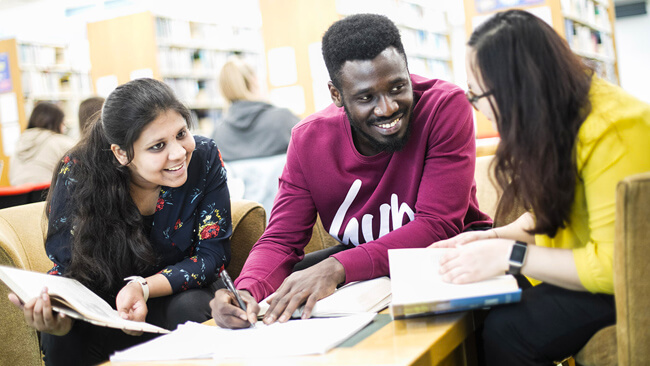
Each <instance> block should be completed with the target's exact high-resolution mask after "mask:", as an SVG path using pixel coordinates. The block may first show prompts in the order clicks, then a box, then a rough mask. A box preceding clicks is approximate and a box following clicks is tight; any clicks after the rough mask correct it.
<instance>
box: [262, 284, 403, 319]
mask: <svg viewBox="0 0 650 366" xmlns="http://www.w3.org/2000/svg"><path fill="white" fill-rule="evenodd" d="M273 296H274V294H271V295H270V296H269V297H267V298H266V299H264V300H262V301H261V302H260V304H259V305H260V314H259V316H262V315H264V314H265V313H266V311H267V310H268V308H269V303H268V302H267V300H269V299H271V298H272V297H273ZM390 301H391V286H390V278H388V277H386V276H384V277H379V278H375V279H372V280H367V281H357V282H351V283H348V284H347V285H345V286H343V287H341V288H339V289H337V290H336V291H335V292H334V293H333V294H331V295H330V296H327V297H325V298H322V299H320V300H319V301H318V302H316V305H315V306H314V309H313V311H312V316H313V317H336V316H345V315H351V314H358V313H376V312H379V311H381V310H383V309H384V308H386V307H387V306H388V305H389V304H390ZM303 308H304V306H301V307H299V308H298V309H297V310H296V311H295V312H294V313H293V315H292V318H300V316H301V315H302V309H303Z"/></svg>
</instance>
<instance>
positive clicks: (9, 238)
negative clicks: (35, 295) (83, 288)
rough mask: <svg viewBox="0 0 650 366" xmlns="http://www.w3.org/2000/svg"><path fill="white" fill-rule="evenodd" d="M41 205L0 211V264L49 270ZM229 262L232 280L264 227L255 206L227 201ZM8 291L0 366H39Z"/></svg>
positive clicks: (1, 295) (0, 313)
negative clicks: (229, 243)
mask: <svg viewBox="0 0 650 366" xmlns="http://www.w3.org/2000/svg"><path fill="white" fill-rule="evenodd" d="M44 208H45V202H39V203H32V204H27V205H21V206H15V207H10V208H6V209H2V210H0V264H1V265H6V266H13V267H18V268H22V269H26V270H31V271H38V272H45V271H47V270H49V269H50V268H51V267H52V263H51V262H50V261H49V259H48V258H47V256H46V254H45V245H44V243H45V235H46V233H47V219H46V218H45V216H44V215H43V212H44ZM231 212H232V224H233V230H232V232H233V233H232V237H231V239H230V241H231V250H232V256H231V262H230V264H229V266H228V272H230V275H231V276H232V277H233V278H236V277H237V276H238V275H239V272H240V271H241V269H242V267H243V265H244V262H245V261H246V258H247V257H248V253H249V252H250V249H251V248H252V247H253V244H255V242H256V241H257V239H259V237H260V236H261V235H262V232H263V231H264V229H265V227H266V214H265V212H264V208H262V206H261V205H260V204H259V203H256V202H252V201H245V200H235V201H232V202H231ZM8 292H9V291H8V289H7V287H6V286H4V284H0V344H2V347H1V348H0V365H12V366H23V365H42V361H41V352H40V347H39V338H38V335H37V332H36V331H35V330H34V329H33V328H30V327H28V326H27V324H26V323H25V320H24V319H23V315H22V312H20V311H19V310H18V309H17V308H16V307H15V306H13V305H12V304H11V303H10V302H9V300H8V298H7V294H8Z"/></svg>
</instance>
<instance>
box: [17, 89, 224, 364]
mask: <svg viewBox="0 0 650 366" xmlns="http://www.w3.org/2000/svg"><path fill="white" fill-rule="evenodd" d="M190 123H191V117H190V113H189V111H188V110H187V108H185V106H183V105H182V104H181V103H180V102H179V101H178V99H176V97H175V96H174V94H173V92H172V91H171V89H170V88H169V87H168V86H167V85H165V84H164V83H162V82H160V81H156V80H153V79H137V80H133V81H131V82H129V83H127V84H124V85H121V86H119V87H118V88H117V89H116V90H115V91H113V92H112V93H111V94H110V95H109V96H108V98H107V99H106V102H105V103H104V107H103V109H102V111H101V116H100V117H99V119H97V120H95V121H94V122H92V124H91V126H90V130H89V131H88V132H87V133H86V138H85V139H84V140H83V141H82V142H80V143H79V144H78V145H77V146H76V147H74V148H73V149H72V150H71V151H70V152H69V153H68V154H67V155H66V156H65V157H64V159H63V160H62V161H61V163H60V164H59V167H58V169H57V174H56V176H55V178H54V180H53V183H52V187H53V188H52V189H51V190H50V195H49V197H48V202H47V213H48V216H49V226H48V233H47V240H46V243H45V249H46V252H47V254H48V256H49V258H50V259H51V260H52V262H53V263H54V267H53V268H52V269H51V270H50V272H49V273H50V274H53V275H63V276H66V277H71V278H74V279H77V280H79V281H80V282H82V283H83V284H84V285H86V286H87V287H89V288H90V289H91V290H93V291H94V292H95V293H97V294H98V295H99V296H101V297H102V298H103V299H104V300H106V301H107V302H108V303H109V304H111V305H112V306H114V307H115V309H116V310H117V311H118V312H119V313H120V314H121V316H122V317H123V318H125V319H130V320H135V321H145V320H146V321H147V322H149V323H152V324H155V325H158V326H161V327H164V328H167V329H171V330H173V329H175V328H176V325H178V324H181V323H184V322H185V321H188V320H191V321H195V322H202V321H205V320H207V319H209V318H210V306H209V301H210V299H211V298H212V296H213V294H214V291H215V290H216V289H217V286H216V284H217V281H216V278H217V274H218V271H219V269H221V268H224V267H225V266H226V265H228V262H229V261H230V243H229V240H228V239H229V237H230V234H231V220H230V197H229V194H228V187H227V186H226V172H225V169H224V168H223V162H222V161H221V157H220V154H219V150H218V149H217V146H216V144H215V143H214V141H212V140H210V139H207V138H204V137H198V136H197V137H193V136H192V134H191V133H190V131H189V127H190ZM125 279H128V280H129V281H127V282H125ZM10 299H11V300H12V302H13V303H14V304H15V305H17V306H19V307H21V308H22V309H23V312H24V315H25V319H26V321H27V323H28V324H29V325H30V326H32V327H34V328H36V329H37V330H39V331H41V332H42V333H41V337H42V338H41V345H42V349H43V354H44V356H45V358H44V360H45V364H46V365H90V364H97V363H100V362H102V361H105V360H107V359H108V357H109V355H110V354H111V353H113V352H114V351H116V350H120V349H124V348H127V347H130V346H132V345H134V344H137V343H140V342H143V341H145V340H148V339H150V338H151V335H148V334H146V335H141V336H140V337H134V335H138V334H135V333H133V332H129V334H124V333H123V332H122V331H120V330H116V329H111V328H102V327H98V326H94V325H92V324H90V323H86V322H81V321H74V322H73V321H72V320H71V319H70V318H68V317H65V316H64V315H63V314H60V313H59V314H57V313H54V312H52V309H51V303H50V300H49V297H48V294H47V290H46V289H44V290H43V293H42V295H41V297H39V298H36V299H32V300H30V301H28V302H27V303H25V304H21V303H20V301H19V300H18V299H17V298H16V297H15V295H13V294H12V295H10ZM125 332H126V331H125Z"/></svg>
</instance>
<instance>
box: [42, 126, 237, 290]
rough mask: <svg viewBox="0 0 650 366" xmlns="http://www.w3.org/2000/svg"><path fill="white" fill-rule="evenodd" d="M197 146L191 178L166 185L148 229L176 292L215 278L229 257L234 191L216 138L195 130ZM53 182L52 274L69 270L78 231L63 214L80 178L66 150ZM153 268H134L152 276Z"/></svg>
mask: <svg viewBox="0 0 650 366" xmlns="http://www.w3.org/2000/svg"><path fill="white" fill-rule="evenodd" d="M194 140H195V141H196V149H195V150H194V152H193V154H192V159H191V161H190V164H189V166H188V172H187V181H186V182H185V184H183V185H182V186H180V187H178V188H170V187H161V189H160V195H159V197H158V204H157V206H156V212H155V214H154V215H153V225H152V227H151V232H150V233H149V240H150V241H151V243H152V245H153V248H154V250H155V251H156V252H157V254H158V256H159V258H161V260H160V262H159V263H158V265H157V266H156V268H155V271H154V272H153V273H155V272H158V273H162V274H163V275H164V276H165V277H167V279H168V280H169V283H170V284H171V287H172V290H173V292H174V293H176V292H179V291H184V290H187V289H190V288H197V287H202V286H204V285H207V284H209V283H212V282H213V281H214V280H215V279H216V278H217V275H218V272H219V270H220V269H222V268H225V267H226V266H227V265H228V263H229V262H230V241H229V238H230V235H231V233H232V222H231V218H230V195H229V193H228V186H227V185H226V170H225V168H224V165H223V161H222V159H221V154H220V153H219V149H218V148H217V145H216V143H215V142H214V141H213V140H211V139H209V138H206V137H202V136H194ZM64 159H65V160H64V162H65V165H64V166H63V167H62V168H61V170H60V171H59V173H58V175H59V176H58V180H57V183H56V186H55V187H54V193H53V194H54V196H53V199H52V207H51V212H50V214H49V219H50V220H49V227H48V230H50V232H53V233H54V234H53V235H51V236H50V237H49V238H48V240H47V242H46V244H45V250H46V252H47V254H48V257H49V258H50V260H52V262H54V267H53V268H52V269H51V270H50V271H49V273H50V274H64V273H65V271H66V265H67V264H69V262H70V245H71V243H72V235H74V234H73V232H72V230H71V228H70V227H69V225H70V223H69V222H67V220H66V218H65V217H64V216H63V212H65V210H64V208H65V204H66V203H67V202H68V200H67V199H66V197H68V196H69V195H70V194H73V192H74V185H75V184H81V183H80V182H77V181H76V180H75V179H74V177H72V176H71V175H72V174H71V173H70V167H71V166H72V165H73V164H75V162H74V161H73V160H72V159H70V157H68V156H66V157H65V158H64ZM151 274H152V273H146V274H145V273H134V275H140V276H148V275H151Z"/></svg>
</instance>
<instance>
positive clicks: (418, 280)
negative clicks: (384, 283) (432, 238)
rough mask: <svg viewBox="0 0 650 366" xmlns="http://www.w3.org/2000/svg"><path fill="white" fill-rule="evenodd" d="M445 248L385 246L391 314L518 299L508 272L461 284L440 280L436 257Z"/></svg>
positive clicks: (450, 309)
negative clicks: (391, 298) (392, 247)
mask: <svg viewBox="0 0 650 366" xmlns="http://www.w3.org/2000/svg"><path fill="white" fill-rule="evenodd" d="M447 250H449V249H443V248H436V249H434V248H413V249H390V250H388V261H389V268H390V276H391V288H392V295H393V300H392V303H391V306H390V307H391V314H392V315H393V318H395V319H400V318H409V317H415V316H422V315H429V314H438V313H447V312H453V311H464V310H471V309H477V308H484V307H490V306H495V305H499V304H506V303H512V302H518V301H519V300H520V299H521V290H520V289H519V286H518V285H517V280H516V279H515V278H514V276H512V275H501V276H497V277H494V278H490V279H487V280H484V281H479V282H474V283H468V284H462V285H458V284H452V283H447V282H444V281H443V280H442V276H441V275H440V274H439V273H438V270H439V267H440V265H439V262H440V258H441V257H442V255H444V253H445V252H446V251H447Z"/></svg>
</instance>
